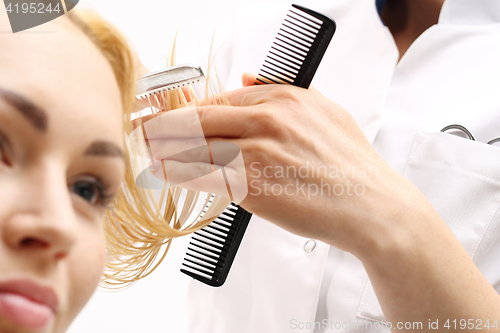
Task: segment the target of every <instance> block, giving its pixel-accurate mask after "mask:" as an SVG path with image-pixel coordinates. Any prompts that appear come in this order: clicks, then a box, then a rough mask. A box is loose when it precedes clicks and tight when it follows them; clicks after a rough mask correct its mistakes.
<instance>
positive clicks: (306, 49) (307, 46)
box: [278, 29, 311, 53]
mask: <svg viewBox="0 0 500 333" xmlns="http://www.w3.org/2000/svg"><path fill="white" fill-rule="evenodd" d="M280 30H283V29H280ZM283 31H285V30H283ZM285 32H288V31H285ZM288 33H289V32H288ZM289 34H290V35H292V36H294V35H293V34H292V33H289ZM278 36H281V37H283V38H286V39H288V40H291V41H292V42H294V43H296V44H297V45H300V46H301V47H303V48H304V50H305V51H304V52H306V53H307V52H309V48H310V47H311V45H306V44H304V43H301V42H298V41H297V40H295V39H293V38H292V37H290V36H287V35H284V34H282V33H281V32H278Z"/></svg>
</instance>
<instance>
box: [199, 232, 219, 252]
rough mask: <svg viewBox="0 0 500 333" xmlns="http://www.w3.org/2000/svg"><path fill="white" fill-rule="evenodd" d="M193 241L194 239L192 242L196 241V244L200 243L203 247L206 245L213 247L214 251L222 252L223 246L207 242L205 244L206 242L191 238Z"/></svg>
mask: <svg viewBox="0 0 500 333" xmlns="http://www.w3.org/2000/svg"><path fill="white" fill-rule="evenodd" d="M193 239H194V240H196V241H198V242H200V243H203V244H205V245H208V246H210V247H215V248H216V249H219V250H221V251H222V249H223V248H224V247H223V246H220V245H218V244H213V243H209V242H207V241H204V240H203V239H198V238H196V237H194V236H193Z"/></svg>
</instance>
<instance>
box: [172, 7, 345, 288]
mask: <svg viewBox="0 0 500 333" xmlns="http://www.w3.org/2000/svg"><path fill="white" fill-rule="evenodd" d="M292 6H293V7H294V8H295V10H290V14H288V15H287V18H286V19H285V22H284V23H283V27H282V28H281V29H280V31H279V32H278V37H277V42H274V44H273V46H272V47H271V51H270V55H268V56H267V59H266V60H265V63H264V65H263V67H264V69H262V72H263V73H264V74H259V75H260V78H257V80H258V81H259V82H260V83H265V84H269V83H276V84H290V85H294V86H297V87H302V88H306V89H307V88H309V85H310V83H311V81H312V79H313V76H314V74H315V73H316V70H317V69H318V66H319V63H320V62H321V59H322V58H323V55H324V54H325V52H326V49H327V47H328V44H329V43H330V40H331V39H332V37H333V34H334V33H335V22H334V21H333V20H332V19H331V18H329V17H328V16H326V15H323V14H320V13H317V12H315V11H313V10H310V9H307V8H304V7H302V6H299V5H292ZM256 84H259V83H257V82H256ZM210 203H211V201H209V203H208V205H210ZM251 217H252V214H251V213H249V212H247V211H246V210H244V209H243V208H241V207H240V206H238V205H236V204H234V203H231V205H230V206H229V207H228V208H227V209H226V211H225V212H224V213H223V214H222V215H220V216H219V217H218V218H216V219H215V220H214V221H213V222H212V223H210V224H209V225H208V226H206V227H204V228H203V229H201V230H200V232H196V233H195V234H196V236H193V241H192V242H191V243H190V245H191V246H190V247H189V248H188V252H187V253H186V256H187V257H186V258H185V259H184V260H185V262H184V263H183V265H184V266H185V267H186V268H185V269H181V272H183V273H185V274H187V275H189V276H191V277H192V278H194V279H196V280H199V281H201V282H203V283H205V284H207V285H210V286H213V287H220V286H222V285H223V284H224V282H225V281H226V278H227V276H228V274H229V270H230V268H231V265H232V263H233V261H234V257H235V256H236V253H237V251H238V248H239V246H240V243H241V240H242V239H243V236H244V233H245V230H246V228H247V226H248V223H249V222H250V218H251ZM195 241H196V242H195ZM188 269H189V270H188Z"/></svg>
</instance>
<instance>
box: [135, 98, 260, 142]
mask: <svg viewBox="0 0 500 333" xmlns="http://www.w3.org/2000/svg"><path fill="white" fill-rule="evenodd" d="M254 114H255V110H254V109H253V108H241V107H234V106H226V105H210V106H199V107H190V108H182V109H177V110H173V111H169V112H161V113H157V114H152V115H148V116H144V117H140V118H137V119H135V120H134V121H133V122H132V124H133V126H134V128H135V129H137V127H139V126H141V125H143V126H144V129H145V136H146V139H147V140H153V139H178V138H185V139H188V138H191V139H192V138H201V137H206V138H208V137H222V138H225V137H227V138H239V137H245V135H246V134H247V131H248V128H249V127H250V126H252V118H254V117H255V115H254Z"/></svg>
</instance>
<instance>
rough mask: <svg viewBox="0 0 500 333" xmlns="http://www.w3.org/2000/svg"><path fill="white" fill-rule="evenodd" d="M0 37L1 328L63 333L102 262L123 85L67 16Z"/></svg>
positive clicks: (118, 154) (117, 175)
mask: <svg viewBox="0 0 500 333" xmlns="http://www.w3.org/2000/svg"><path fill="white" fill-rule="evenodd" d="M6 23H7V22H6V18H5V17H3V16H0V31H6V30H7V31H8V30H10V27H9V25H8V23H7V24H6ZM33 30H36V31H33ZM0 45H1V46H0V332H2V333H7V332H8V333H10V332H63V331H64V330H66V328H67V327H68V326H69V324H70V323H71V321H72V320H73V319H74V317H75V316H76V315H77V314H78V312H79V311H80V310H81V308H82V307H83V306H84V305H85V303H86V302H87V301H88V299H89V298H90V296H91V295H92V293H93V291H94V290H95V288H96V286H97V284H98V282H99V280H100V278H101V274H102V271H103V268H104V261H105V242H104V236H103V230H102V225H101V220H102V217H103V214H104V212H105V210H106V205H107V204H108V203H109V201H110V199H111V198H112V197H113V195H114V194H115V193H116V192H117V191H118V189H119V187H120V182H121V180H122V178H123V176H124V172H125V166H124V160H123V153H122V151H123V146H122V135H123V134H122V133H123V132H122V107H121V99H120V92H119V88H118V86H117V84H116V81H115V78H114V75H113V71H112V69H111V66H110V64H109V63H108V62H107V61H106V59H105V58H104V57H103V56H102V55H101V53H100V52H99V51H98V50H97V48H96V47H95V46H94V45H93V44H92V43H91V41H90V40H89V39H88V38H87V37H86V36H85V35H84V34H83V33H82V32H81V31H80V30H79V29H78V28H77V27H76V26H74V25H73V24H72V23H71V22H70V21H69V20H68V19H67V18H65V17H62V18H59V19H56V20H55V21H52V22H50V23H47V24H45V25H43V26H41V27H39V28H37V29H32V31H31V33H18V34H10V33H7V34H5V33H4V34H2V33H0Z"/></svg>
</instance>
